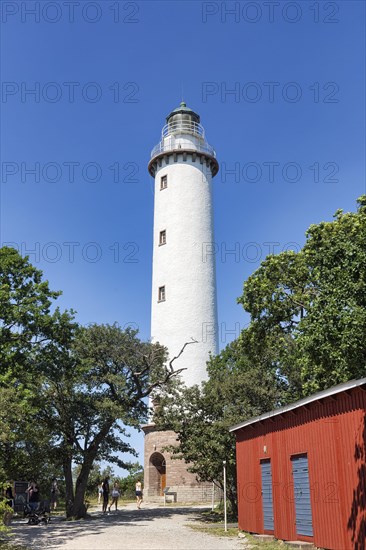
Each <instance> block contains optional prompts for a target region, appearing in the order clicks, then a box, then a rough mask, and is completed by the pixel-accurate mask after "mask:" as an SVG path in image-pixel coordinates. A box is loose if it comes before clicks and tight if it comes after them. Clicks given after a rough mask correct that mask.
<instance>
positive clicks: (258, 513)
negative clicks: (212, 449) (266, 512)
mask: <svg viewBox="0 0 366 550" xmlns="http://www.w3.org/2000/svg"><path fill="white" fill-rule="evenodd" d="M365 412H366V391H365V389H361V388H360V387H358V388H354V389H352V390H350V391H348V392H342V393H339V394H336V395H334V397H327V398H324V399H322V400H319V401H315V402H312V403H310V404H309V405H307V406H306V407H299V408H298V409H295V410H294V411H289V412H287V413H285V414H284V415H281V416H275V417H273V418H272V419H267V420H265V421H263V422H261V423H260V424H259V423H256V424H254V425H253V426H247V427H245V428H242V429H239V430H237V431H236V437H237V470H238V502H239V528H240V529H242V530H244V531H249V532H254V533H264V530H263V513H262V497H261V470H260V460H262V459H271V465H272V486H273V508H274V510H273V511H274V525H275V530H274V535H275V537H276V538H278V539H283V540H311V541H312V542H313V543H314V544H315V545H316V546H318V547H320V548H327V549H332V550H365V549H366V421H365ZM265 447H266V452H265V450H264V448H265ZM303 453H306V454H307V456H308V464H309V482H310V494H311V507H312V521H313V532H314V537H313V538H312V539H310V538H307V537H299V536H298V535H297V534H296V524H295V502H294V487H293V481H292V465H291V457H292V456H293V455H297V454H303Z"/></svg>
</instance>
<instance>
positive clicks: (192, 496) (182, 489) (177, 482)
mask: <svg viewBox="0 0 366 550" xmlns="http://www.w3.org/2000/svg"><path fill="white" fill-rule="evenodd" d="M142 429H143V431H144V433H145V446H144V498H145V499H146V500H147V501H148V500H149V498H150V500H156V499H157V498H158V497H162V496H163V495H164V492H163V491H164V489H165V491H167V496H169V498H171V499H174V500H176V501H177V502H207V503H208V502H211V499H212V483H207V482H205V483H199V482H198V481H197V480H196V476H195V474H192V473H190V472H188V471H187V464H186V463H185V462H184V461H183V460H177V459H175V458H174V459H173V458H172V457H171V454H170V453H168V452H167V451H163V449H164V447H167V446H168V445H176V444H177V435H176V434H175V432H173V431H158V430H156V428H155V424H147V425H145V426H142Z"/></svg>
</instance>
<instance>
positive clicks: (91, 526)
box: [9, 505, 207, 549]
mask: <svg viewBox="0 0 366 550" xmlns="http://www.w3.org/2000/svg"><path fill="white" fill-rule="evenodd" d="M150 506H151V505H150ZM205 510H207V508H201V507H199V508H198V507H174V508H161V507H156V508H152V507H151V508H150V507H149V508H141V510H137V509H131V508H122V509H120V510H117V511H112V512H110V513H109V514H103V513H102V512H92V513H91V515H90V517H89V518H88V519H85V520H77V521H65V518H61V517H60V516H56V517H54V518H52V520H51V523H49V524H48V525H27V523H26V521H25V520H24V521H18V522H14V523H13V524H12V526H11V527H12V533H13V536H11V537H10V539H9V540H10V541H11V543H13V544H21V545H24V546H26V547H29V548H39V549H42V548H53V547H60V546H62V545H65V544H67V542H68V541H70V540H75V539H76V538H77V537H79V536H83V535H88V536H89V535H103V533H106V531H107V529H109V528H110V527H112V528H113V527H116V528H118V527H121V528H123V527H127V526H128V527H130V528H131V527H137V528H138V532H139V534H138V535H137V536H139V537H144V528H145V527H148V526H149V522H153V521H154V520H156V519H159V518H165V519H167V520H169V518H171V517H172V516H177V515H182V516H189V517H188V518H187V520H189V521H191V520H193V521H202V517H201V512H203V511H205ZM121 535H122V533H121ZM106 536H107V534H106ZM122 536H123V535H122Z"/></svg>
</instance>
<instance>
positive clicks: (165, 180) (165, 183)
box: [160, 176, 168, 191]
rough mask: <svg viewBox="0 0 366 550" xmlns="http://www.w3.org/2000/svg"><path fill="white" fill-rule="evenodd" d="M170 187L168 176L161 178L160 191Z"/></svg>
mask: <svg viewBox="0 0 366 550" xmlns="http://www.w3.org/2000/svg"><path fill="white" fill-rule="evenodd" d="M167 187H168V176H161V178H160V191H162V190H163V189H166V188H167Z"/></svg>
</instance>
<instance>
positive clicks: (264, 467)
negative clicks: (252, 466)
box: [261, 460, 274, 531]
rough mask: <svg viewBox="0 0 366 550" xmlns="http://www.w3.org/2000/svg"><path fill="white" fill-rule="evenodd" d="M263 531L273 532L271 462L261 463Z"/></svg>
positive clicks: (264, 461)
mask: <svg viewBox="0 0 366 550" xmlns="http://www.w3.org/2000/svg"><path fill="white" fill-rule="evenodd" d="M261 473H262V503H263V520H264V522H263V523H264V530H265V531H274V519H273V499H272V470H271V461H270V460H263V461H261Z"/></svg>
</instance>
